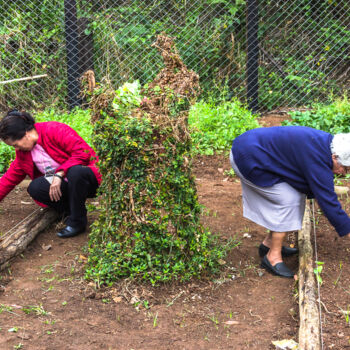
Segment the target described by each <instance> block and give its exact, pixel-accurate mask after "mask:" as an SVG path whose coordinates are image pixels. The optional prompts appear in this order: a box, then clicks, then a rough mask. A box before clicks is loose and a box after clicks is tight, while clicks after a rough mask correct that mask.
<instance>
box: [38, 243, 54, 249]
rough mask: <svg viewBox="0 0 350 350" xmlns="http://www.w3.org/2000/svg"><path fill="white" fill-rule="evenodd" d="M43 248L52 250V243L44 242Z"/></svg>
mask: <svg viewBox="0 0 350 350" xmlns="http://www.w3.org/2000/svg"><path fill="white" fill-rule="evenodd" d="M41 248H43V249H44V250H50V249H51V248H52V245H51V244H48V245H45V244H43V245H42V246H41Z"/></svg>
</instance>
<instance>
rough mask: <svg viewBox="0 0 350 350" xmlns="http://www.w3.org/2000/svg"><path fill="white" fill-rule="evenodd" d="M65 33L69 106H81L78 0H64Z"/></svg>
mask: <svg viewBox="0 0 350 350" xmlns="http://www.w3.org/2000/svg"><path fill="white" fill-rule="evenodd" d="M64 14H65V35H66V50H67V95H68V104H69V108H70V109H72V108H74V107H75V106H79V105H80V103H81V101H80V97H79V94H80V84H79V51H78V21H77V6H76V0H64Z"/></svg>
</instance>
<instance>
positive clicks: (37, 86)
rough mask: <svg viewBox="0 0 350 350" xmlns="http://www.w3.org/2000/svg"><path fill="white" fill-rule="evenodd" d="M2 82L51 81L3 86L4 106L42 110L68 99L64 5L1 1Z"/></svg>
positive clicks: (0, 88)
mask: <svg viewBox="0 0 350 350" xmlns="http://www.w3.org/2000/svg"><path fill="white" fill-rule="evenodd" d="M0 9H1V14H0V18H1V21H0V22H1V24H0V38H1V40H0V63H1V64H0V76H1V80H12V79H16V78H23V77H30V76H34V75H40V74H45V73H46V74H48V76H49V78H44V79H38V80H28V81H24V82H15V83H10V84H5V85H2V84H1V85H0V106H3V107H4V108H8V107H18V106H19V105H21V106H22V108H23V107H25V108H33V107H35V108H38V107H39V108H40V107H43V105H44V103H45V102H46V103H50V102H53V101H55V102H56V103H57V102H58V101H59V100H60V101H62V100H63V98H64V93H65V92H64V90H65V89H64V88H65V65H62V62H63V61H64V59H65V49H64V31H63V26H62V19H63V18H64V13H63V1H62V0H53V1H49V0H43V1H40V2H39V1H37V0H32V1H21V2H18V1H2V0H0Z"/></svg>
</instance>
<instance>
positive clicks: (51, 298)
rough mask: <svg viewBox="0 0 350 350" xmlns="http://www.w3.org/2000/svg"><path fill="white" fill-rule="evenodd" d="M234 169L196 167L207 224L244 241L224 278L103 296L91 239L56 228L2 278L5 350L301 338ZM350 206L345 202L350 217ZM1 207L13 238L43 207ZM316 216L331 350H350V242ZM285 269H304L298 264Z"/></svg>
mask: <svg viewBox="0 0 350 350" xmlns="http://www.w3.org/2000/svg"><path fill="white" fill-rule="evenodd" d="M280 119H284V116H275V117H270V118H265V119H264V121H263V122H264V124H263V125H265V126H268V125H272V124H273V123H277V122H278V121H279V120H280ZM228 170H230V164H229V160H228V157H227V156H215V157H198V158H196V161H195V171H194V172H195V176H196V179H197V180H196V182H197V186H198V195H199V200H200V202H201V203H202V204H203V205H204V206H205V208H206V209H205V210H204V214H203V216H202V221H203V224H204V225H205V226H208V227H209V228H210V230H211V232H213V233H216V234H219V235H221V236H222V237H225V238H228V237H235V238H236V239H237V241H238V242H240V244H239V245H238V246H237V247H236V248H234V249H233V250H232V251H231V252H230V253H229V255H228V257H227V258H226V259H225V261H226V263H225V264H224V265H223V273H222V275H221V276H218V277H217V278H216V279H215V280H213V281H209V280H202V281H198V280H194V281H192V282H190V283H186V284H173V285H170V286H169V285H168V286H162V287H158V288H151V287H149V286H140V285H139V286H136V285H134V284H133V283H132V282H130V281H121V282H119V283H117V284H116V285H115V286H114V287H112V288H111V289H108V290H107V289H106V290H104V289H102V290H96V289H95V288H94V285H93V284H92V283H89V282H88V281H85V280H84V279H83V268H84V262H85V260H86V253H85V248H86V245H87V241H88V237H87V234H82V235H80V236H77V237H74V238H71V239H67V240H62V239H59V238H57V237H56V235H55V233H56V231H57V227H51V228H50V229H49V230H47V231H46V232H43V233H42V234H40V235H39V236H38V237H37V238H36V239H35V240H34V241H33V243H32V244H31V245H30V246H29V247H28V249H27V250H26V251H25V253H23V254H22V255H21V256H18V257H17V258H15V259H14V260H13V262H12V263H11V265H10V267H9V268H8V269H7V270H6V271H3V272H1V273H0V278H1V279H0V349H4V350H5V349H6V350H7V349H33V350H41V349H46V350H53V349H74V350H82V349H84V350H85V349H96V350H97V349H98V350H100V349H113V350H114V349H115V350H117V349H118V350H124V349H125V350H131V349H135V350H140V349H152V350H154V349H161V350H163V349H175V350H177V349H179V350H180V349H189V350H191V349H237V350H240V349H259V350H261V349H273V348H274V347H273V346H272V344H271V341H273V340H282V339H291V338H293V339H295V340H297V336H298V317H299V315H298V304H297V301H298V299H297V295H298V294H297V293H298V291H297V283H296V282H294V281H293V280H289V279H282V278H278V277H274V276H272V275H270V274H268V273H266V272H265V271H264V270H262V269H260V268H259V264H260V259H259V256H258V249H257V247H258V245H259V244H260V242H261V241H262V239H263V237H264V236H265V234H266V231H265V229H264V228H261V227H259V226H257V225H255V224H253V223H251V222H249V221H248V220H246V219H244V218H243V217H242V213H241V212H242V207H241V189H240V184H239V181H238V180H237V178H235V177H230V176H229V175H228V174H227V171H228ZM348 202H349V199H348V198H347V197H344V198H343V203H344V207H345V208H346V209H347V210H348V212H349V210H350V205H349V203H348ZM0 208H1V212H0V213H1V215H0V232H1V233H4V232H7V231H8V230H9V229H11V228H12V227H13V226H14V225H15V224H17V223H18V222H20V221H21V220H22V219H23V218H25V217H26V216H27V215H29V214H30V213H32V212H33V211H34V210H36V209H37V206H36V205H35V204H34V203H33V202H32V201H31V199H30V198H29V197H28V195H27V193H26V190H25V187H23V186H19V187H18V188H17V190H16V191H13V192H12V193H11V194H10V195H9V196H8V197H7V198H6V199H5V200H4V201H3V202H2V203H1V207H0ZM94 215H95V214H90V222H91V221H92V220H93V217H94ZM315 217H316V220H315V227H316V237H317V254H318V261H321V262H323V263H324V265H323V271H322V273H321V277H322V279H323V283H322V285H321V287H320V294H321V300H322V326H323V327H322V333H323V342H324V349H336V350H340V349H346V348H350V328H349V321H348V319H347V317H346V316H347V315H348V314H347V311H349V310H350V297H349V294H350V265H349V259H348V256H349V253H350V240H348V241H345V240H342V239H338V238H337V235H336V233H335V231H334V230H333V228H332V227H331V226H330V225H329V224H328V222H327V220H326V219H325V218H324V217H323V216H322V215H321V213H320V211H319V210H318V209H317V207H316V209H315ZM294 240H295V237H294V236H292V235H291V236H290V237H289V243H291V242H293V241H294ZM286 263H287V264H288V266H289V267H290V268H292V269H294V270H295V271H297V269H298V258H297V257H290V258H287V259H286ZM349 316H350V315H349Z"/></svg>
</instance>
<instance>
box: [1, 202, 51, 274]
mask: <svg viewBox="0 0 350 350" xmlns="http://www.w3.org/2000/svg"><path fill="white" fill-rule="evenodd" d="M57 218H58V213H57V212H56V211H55V210H53V209H49V208H47V209H41V210H39V211H38V212H36V213H35V214H34V215H33V216H31V217H29V218H28V219H27V220H25V221H24V222H23V223H22V224H21V225H19V226H18V227H17V228H16V229H15V230H14V231H13V232H10V233H9V234H8V235H6V236H4V237H1V238H0V270H2V269H4V268H5V267H6V266H7V263H8V261H9V260H10V259H11V258H13V257H14V256H16V255H18V254H20V253H22V252H23V251H24V250H25V249H26V248H27V246H28V244H29V243H30V242H31V241H32V240H33V239H34V238H35V237H36V236H37V235H38V233H40V232H41V231H43V230H45V229H46V228H47V227H48V226H49V225H50V224H52V223H53V222H54V221H55V220H56V219H57Z"/></svg>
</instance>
